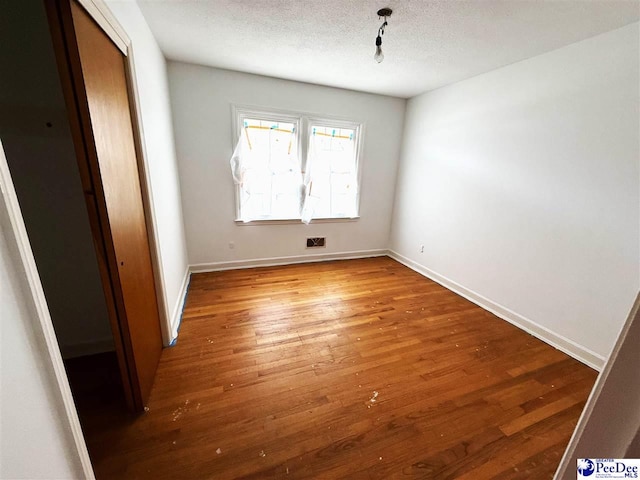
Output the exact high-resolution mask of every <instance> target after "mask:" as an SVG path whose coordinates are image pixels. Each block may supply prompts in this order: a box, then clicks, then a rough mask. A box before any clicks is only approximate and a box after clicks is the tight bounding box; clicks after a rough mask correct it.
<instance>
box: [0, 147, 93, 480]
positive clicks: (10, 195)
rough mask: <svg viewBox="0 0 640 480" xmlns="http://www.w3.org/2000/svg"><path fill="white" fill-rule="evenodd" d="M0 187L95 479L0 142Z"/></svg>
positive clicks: (80, 448)
mask: <svg viewBox="0 0 640 480" xmlns="http://www.w3.org/2000/svg"><path fill="white" fill-rule="evenodd" d="M0 190H1V192H2V202H3V203H4V205H5V207H6V209H7V212H8V214H9V221H10V223H11V230H12V233H13V236H14V238H15V241H16V245H17V246H18V251H19V252H20V260H21V262H22V266H23V268H24V272H25V275H26V278H27V282H28V284H29V292H24V293H25V295H27V296H30V298H31V300H32V301H33V305H34V307H35V311H36V313H37V317H38V322H37V323H35V322H34V324H33V327H34V328H35V329H36V330H38V327H40V328H39V331H36V334H37V335H40V334H41V335H42V337H43V338H44V341H45V343H46V346H47V353H48V356H49V360H50V361H51V366H52V368H53V372H54V374H55V382H56V384H57V386H58V389H59V390H60V396H61V399H62V403H63V404H64V409H65V413H66V420H67V422H68V425H69V428H70V429H71V432H72V435H73V440H74V442H75V445H76V449H77V452H78V456H79V457H80V462H81V464H82V469H83V471H84V476H85V478H88V479H94V478H95V476H94V473H93V467H92V466H91V459H90V458H89V452H88V451H87V445H86V443H85V440H84V436H83V434H82V428H81V427H80V420H79V419H78V413H77V411H76V405H75V403H74V401H73V396H72V394H71V387H70V386H69V381H68V380H67V372H66V370H65V368H64V363H63V362H62V355H61V354H60V348H59V347H58V340H57V339H56V334H55V331H54V329H53V323H52V321H51V314H50V313H49V306H48V305H47V300H46V298H45V295H44V290H43V289H42V283H41V282H40V275H39V274H38V269H37V267H36V261H35V258H34V257H33V251H32V250H31V244H30V243H29V237H28V235H27V229H26V227H25V224H24V219H23V217H22V212H21V210H20V204H19V203H18V197H17V195H16V191H15V188H14V185H13V181H12V179H11V173H10V171H9V165H8V164H7V159H6V157H5V154H4V148H3V147H2V142H1V141H0Z"/></svg>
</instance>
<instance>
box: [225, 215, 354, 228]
mask: <svg viewBox="0 0 640 480" xmlns="http://www.w3.org/2000/svg"><path fill="white" fill-rule="evenodd" d="M359 219H360V217H359V216H358V217H344V218H314V219H313V220H311V224H314V223H346V222H357V221H358V220H359ZM235 223H236V225H238V226H247V227H248V226H252V225H293V224H300V225H304V223H302V220H300V219H299V218H297V219H296V218H291V219H282V220H251V221H250V222H243V221H242V220H235Z"/></svg>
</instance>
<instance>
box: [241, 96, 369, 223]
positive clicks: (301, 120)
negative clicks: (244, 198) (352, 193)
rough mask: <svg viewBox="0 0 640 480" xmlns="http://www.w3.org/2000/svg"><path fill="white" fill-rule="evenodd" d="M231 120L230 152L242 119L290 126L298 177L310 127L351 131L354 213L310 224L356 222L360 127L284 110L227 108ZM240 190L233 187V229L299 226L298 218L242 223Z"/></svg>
mask: <svg viewBox="0 0 640 480" xmlns="http://www.w3.org/2000/svg"><path fill="white" fill-rule="evenodd" d="M231 118H232V125H233V128H232V135H233V136H232V144H231V150H233V149H234V148H235V146H236V143H237V142H238V138H239V137H240V133H241V132H242V129H243V128H244V121H245V120H246V119H255V120H275V121H280V122H287V123H293V124H294V125H295V129H296V134H297V135H296V143H297V145H296V147H297V152H298V155H299V157H300V166H301V169H302V174H303V175H304V172H305V171H306V169H307V161H308V151H309V139H310V138H311V134H312V131H311V128H312V125H315V126H322V127H335V128H344V129H350V130H353V131H354V135H355V136H356V138H355V142H356V144H355V148H354V152H355V164H356V178H357V180H358V191H357V195H356V212H357V215H356V216H354V217H330V218H314V219H313V220H312V221H311V223H341V222H353V221H357V220H358V219H359V218H360V193H361V190H362V181H361V180H362V179H361V171H362V169H361V159H360V155H361V151H362V149H361V146H362V136H363V133H364V123H362V122H357V121H354V120H349V119H345V118H340V117H334V116H326V115H316V114H307V113H300V112H291V111H286V110H278V109H271V108H262V107H253V106H247V105H233V104H232V105H231ZM240 193H241V192H240V186H239V185H235V204H236V213H235V215H236V216H235V223H236V225H278V224H292V223H300V217H298V218H290V219H260V220H251V221H249V222H244V221H242V220H241V215H240Z"/></svg>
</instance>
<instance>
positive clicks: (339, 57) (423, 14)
mask: <svg viewBox="0 0 640 480" xmlns="http://www.w3.org/2000/svg"><path fill="white" fill-rule="evenodd" d="M137 2H138V4H139V5H140V8H141V10H142V12H143V14H144V16H145V18H146V19H147V22H148V23H149V26H150V27H151V30H152V32H153V34H154V35H155V37H156V39H157V40H158V43H159V45H160V47H161V49H162V51H163V52H164V54H165V55H166V57H167V58H168V59H171V60H180V61H184V62H192V63H197V64H201V65H209V66H213V67H219V68H225V69H230V70H238V71H242V72H249V73H256V74H261V75H268V76H272V77H279V78H286V79H290V80H298V81H302V82H309V83H316V84H320V85H329V86H334V87H341V88H348V89H353V90H361V91H366V92H373V93H379V94H386V95H393V96H398V97H411V96H414V95H417V94H419V93H422V92H425V91H427V90H432V89H434V88H438V87H440V86H443V85H447V84H450V83H454V82H457V81H459V80H463V79H465V78H469V77H472V76H474V75H478V74H480V73H484V72H487V71H490V70H494V69H496V68H498V67H501V66H504V65H508V64H510V63H513V62H517V61H519V60H523V59H526V58H530V57H533V56H535V55H539V54H541V53H544V52H548V51H550V50H554V49H556V48H559V47H562V46H564V45H568V44H570V43H573V42H576V41H579V40H583V39H585V38H588V37H592V36H594V35H597V34H600V33H604V32H607V31H609V30H613V29H615V28H618V27H621V26H624V25H627V24H629V23H633V22H636V21H638V18H639V11H640V3H639V1H638V0H616V1H598V0H576V1H572V0H547V1H542V0H535V1H533V0H470V1H462V0H395V1H394V0H391V1H387V0H378V1H370V0H200V1H193V0H191V1H189V0H137ZM385 6H389V7H391V8H392V9H393V15H392V16H391V17H390V18H389V25H388V26H387V28H386V32H385V35H384V37H383V45H382V48H383V51H384V54H385V60H384V62H382V63H381V64H377V63H376V62H375V61H374V60H373V54H374V51H375V37H376V34H377V30H378V27H379V26H380V24H381V23H382V21H381V20H379V19H378V16H377V15H376V11H377V10H378V9H379V8H382V7H385Z"/></svg>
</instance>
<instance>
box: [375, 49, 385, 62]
mask: <svg viewBox="0 0 640 480" xmlns="http://www.w3.org/2000/svg"><path fill="white" fill-rule="evenodd" d="M373 59H374V60H375V61H376V62H378V63H380V62H382V60H384V53H382V47H381V46H380V45H377V46H376V53H375V55H374V56H373Z"/></svg>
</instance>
